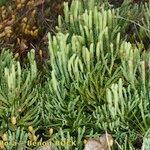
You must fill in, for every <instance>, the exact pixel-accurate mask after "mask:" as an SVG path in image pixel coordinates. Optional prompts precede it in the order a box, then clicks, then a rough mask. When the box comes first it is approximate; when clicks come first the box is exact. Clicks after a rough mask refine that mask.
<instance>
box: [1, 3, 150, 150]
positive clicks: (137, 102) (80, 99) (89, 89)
mask: <svg viewBox="0 0 150 150" xmlns="http://www.w3.org/2000/svg"><path fill="white" fill-rule="evenodd" d="M129 4H130V3H129ZM143 7H146V12H145V14H147V12H148V11H149V7H148V4H145V6H137V5H134V6H133V7H132V6H131V5H130V6H129V8H130V10H131V13H133V12H134V10H136V12H135V14H134V15H133V16H131V17H132V18H127V14H128V12H126V8H127V1H125V2H124V3H123V4H122V5H121V7H120V8H116V9H115V8H113V9H111V6H109V3H108V1H105V2H104V3H98V1H96V0H95V1H92V0H89V1H88V2H87V5H85V1H81V0H74V1H72V4H71V6H70V7H69V6H68V3H65V4H64V17H61V16H60V17H59V18H58V26H57V31H58V32H57V33H56V34H55V35H53V36H52V35H51V34H50V33H49V34H48V38H49V41H48V44H49V47H48V49H49V55H50V60H49V62H47V64H46V67H45V71H44V73H45V72H46V74H44V73H43V72H42V73H43V74H44V75H43V74H42V75H43V76H42V75H41V74H40V75H38V70H37V67H36V63H35V60H34V59H35V53H34V51H33V50H32V51H31V52H30V53H28V64H27V65H26V66H25V68H21V67H20V63H19V62H17V61H16V60H15V59H14V58H13V56H12V54H10V53H8V52H6V51H2V53H1V55H0V62H1V63H0V65H1V67H0V73H1V74H0V76H1V77H0V82H1V84H0V104H1V105H0V108H1V109H0V123H1V132H2V133H1V134H4V133H5V132H8V135H9V138H8V139H10V140H14V139H16V140H17V141H21V142H25V141H26V140H27V137H26V134H27V131H26V130H24V129H23V128H20V127H24V128H25V129H26V128H27V127H28V126H29V125H32V126H34V128H35V130H38V129H41V128H42V129H44V130H45V132H44V133H43V136H45V137H47V138H48V139H50V140H53V141H57V140H59V141H63V140H65V139H67V140H69V141H75V145H74V144H73V145H65V147H64V146H60V145H59V146H57V148H58V149H59V150H61V149H64V148H65V149H66V150H74V149H76V150H81V149H83V146H84V144H83V140H84V139H85V138H86V137H96V136H98V135H99V134H101V133H103V132H104V131H108V132H110V133H111V134H113V137H114V138H115V139H116V143H115V146H114V149H125V150H128V149H131V150H132V149H134V148H136V147H134V142H135V140H136V138H138V135H139V134H140V135H141V136H142V135H145V138H144V143H143V144H144V147H146V146H145V145H147V144H145V143H148V142H147V141H148V139H147V138H146V137H147V133H148V132H147V131H148V130H149V128H150V112H149V106H150V101H149V100H150V52H149V51H146V50H145V47H144V46H143V41H142V40H141V41H140V42H141V43H140V42H139V43H138V42H137V43H136V44H135V43H133V41H132V40H131V39H132V38H131V39H130V38H129V39H128V38H127V36H126V34H125V35H124V29H126V28H127V27H128V26H129V25H130V23H131V20H132V19H133V18H135V17H136V15H137V14H138V12H139V11H140V10H141V9H143ZM132 8H134V9H133V10H132ZM145 17H146V15H145ZM124 18H125V19H124ZM144 22H145V24H144ZM143 24H144V26H141V27H140V29H139V30H138V33H139V35H140V32H141V33H142V35H140V36H141V38H142V36H143V35H144V36H143V37H145V36H148V34H147V32H146V31H145V30H143V31H141V29H144V28H147V26H148V25H149V23H148V19H147V17H146V19H145V21H144V19H143ZM147 29H148V28H147ZM148 30H149V29H148ZM132 37H134V36H132ZM144 50H145V51H144ZM40 78H41V79H40ZM39 79H40V80H39ZM45 79H46V81H45ZM43 81H45V82H43ZM38 82H40V83H38ZM12 117H13V118H14V119H16V123H14V121H12ZM48 128H53V129H54V133H53V134H52V135H49V134H48V131H47V130H48ZM8 130H9V131H8ZM23 135H25V138H24V139H23V138H22V136H23ZM18 146H19V145H18ZM19 148H20V147H18V149H19ZM7 149H11V147H9V146H8V147H7Z"/></svg>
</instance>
